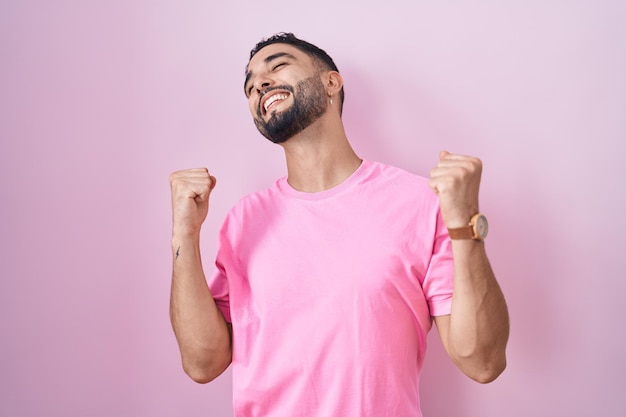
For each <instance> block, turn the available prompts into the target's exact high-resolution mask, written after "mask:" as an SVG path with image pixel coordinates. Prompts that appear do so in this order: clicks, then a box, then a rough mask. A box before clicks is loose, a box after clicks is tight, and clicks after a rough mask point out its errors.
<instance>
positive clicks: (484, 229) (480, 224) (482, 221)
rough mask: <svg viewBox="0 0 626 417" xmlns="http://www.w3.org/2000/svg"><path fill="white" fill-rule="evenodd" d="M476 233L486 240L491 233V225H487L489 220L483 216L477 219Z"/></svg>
mask: <svg viewBox="0 0 626 417" xmlns="http://www.w3.org/2000/svg"><path fill="white" fill-rule="evenodd" d="M476 233H477V234H478V237H480V238H481V239H484V238H486V237H487V233H489V223H487V218H486V217H485V216H483V215H482V214H481V215H480V216H478V219H476Z"/></svg>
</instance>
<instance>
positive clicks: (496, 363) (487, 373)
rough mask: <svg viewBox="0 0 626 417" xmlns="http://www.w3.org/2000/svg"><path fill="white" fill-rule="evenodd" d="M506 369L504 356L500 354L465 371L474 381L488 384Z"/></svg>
mask: <svg viewBox="0 0 626 417" xmlns="http://www.w3.org/2000/svg"><path fill="white" fill-rule="evenodd" d="M505 369H506V357H504V356H502V357H501V358H497V359H494V360H491V361H486V362H485V363H483V364H481V365H480V366H477V367H476V368H475V369H473V370H472V371H470V372H466V374H467V376H469V377H470V378H471V379H473V380H474V381H476V382H478V383H480V384H488V383H490V382H493V381H495V380H496V379H497V378H498V377H499V376H500V375H501V374H502V372H504V370H505Z"/></svg>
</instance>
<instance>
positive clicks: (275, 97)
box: [263, 94, 287, 111]
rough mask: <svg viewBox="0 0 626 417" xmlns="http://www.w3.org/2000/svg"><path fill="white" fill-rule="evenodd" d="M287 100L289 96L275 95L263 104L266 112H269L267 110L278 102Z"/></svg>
mask: <svg viewBox="0 0 626 417" xmlns="http://www.w3.org/2000/svg"><path fill="white" fill-rule="evenodd" d="M286 98H287V94H274V95H273V96H272V97H270V98H268V99H267V100H265V103H263V107H265V111H267V108H268V107H269V106H270V105H271V104H272V103H273V102H275V101H276V100H284V99H286Z"/></svg>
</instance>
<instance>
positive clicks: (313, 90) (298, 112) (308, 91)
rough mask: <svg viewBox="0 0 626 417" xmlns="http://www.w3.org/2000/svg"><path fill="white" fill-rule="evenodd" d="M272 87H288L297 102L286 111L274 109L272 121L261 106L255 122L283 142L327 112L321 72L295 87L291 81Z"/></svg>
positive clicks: (268, 136)
mask: <svg viewBox="0 0 626 417" xmlns="http://www.w3.org/2000/svg"><path fill="white" fill-rule="evenodd" d="M271 90H286V91H289V92H290V93H291V96H292V97H293V104H292V105H291V107H289V108H288V109H287V110H284V111H282V112H278V111H276V110H275V111H274V112H273V113H272V117H271V118H270V120H269V121H265V120H263V115H262V113H261V108H260V107H259V109H258V110H257V114H256V117H255V118H254V124H255V125H256V127H257V129H258V130H259V132H260V133H261V134H262V135H263V136H265V137H266V138H267V139H269V140H270V141H272V142H274V143H283V142H285V141H287V140H288V139H289V138H292V137H293V136H295V135H297V134H298V133H300V132H302V131H303V130H304V129H306V128H307V127H309V126H311V125H312V124H313V123H314V122H315V121H317V120H318V119H319V118H320V117H322V115H323V114H324V113H325V112H326V108H327V107H328V104H327V103H326V94H325V93H326V92H325V89H324V84H322V80H320V78H319V76H313V77H310V78H307V79H304V80H302V81H300V82H298V83H297V84H296V87H295V88H293V87H291V86H288V85H283V86H278V87H273V88H271V89H270V90H268V91H271Z"/></svg>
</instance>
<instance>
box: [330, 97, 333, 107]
mask: <svg viewBox="0 0 626 417" xmlns="http://www.w3.org/2000/svg"><path fill="white" fill-rule="evenodd" d="M330 105H331V106H332V105H333V97H332V96H331V97H330Z"/></svg>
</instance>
